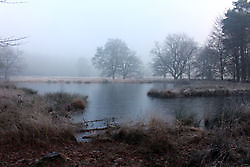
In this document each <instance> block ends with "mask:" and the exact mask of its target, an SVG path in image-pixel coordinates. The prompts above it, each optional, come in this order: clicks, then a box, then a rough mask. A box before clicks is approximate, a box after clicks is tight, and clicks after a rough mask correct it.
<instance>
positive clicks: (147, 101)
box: [17, 83, 249, 122]
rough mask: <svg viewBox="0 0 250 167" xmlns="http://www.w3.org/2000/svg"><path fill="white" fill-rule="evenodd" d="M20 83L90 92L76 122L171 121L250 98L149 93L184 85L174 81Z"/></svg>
mask: <svg viewBox="0 0 250 167" xmlns="http://www.w3.org/2000/svg"><path fill="white" fill-rule="evenodd" d="M17 86H18V87H26V88H31V89H34V90H37V91H38V93H39V94H45V93H49V92H58V91H62V92H67V93H78V94H81V95H85V96H88V107H87V109H86V111H85V112H83V113H81V114H76V115H74V116H73V121H74V122H79V121H81V120H83V119H84V120H98V119H107V118H112V117H114V118H117V119H119V120H123V121H138V120H139V121H143V120H147V119H149V118H151V117H160V118H161V119H164V120H167V121H171V120H173V119H174V118H175V117H176V115H180V114H182V115H188V114H192V115H195V116H196V117H199V118H201V119H202V118H203V116H204V114H207V113H210V114H211V113H212V114H213V113H216V112H219V111H221V110H222V109H224V108H227V107H229V106H232V105H233V104H237V103H241V102H242V101H243V100H245V101H249V97H245V98H244V99H243V97H203V98H202V97H193V98H173V99H154V98H151V97H148V96H147V92H148V91H149V90H150V89H153V88H156V89H166V88H174V87H178V86H181V85H175V84H173V83H148V84H145V83H144V84H139V83H138V84H137V83H106V84H104V83H95V84H94V83H91V84H77V83H70V84H67V83H20V84H17Z"/></svg>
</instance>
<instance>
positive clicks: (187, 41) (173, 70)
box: [151, 34, 197, 79]
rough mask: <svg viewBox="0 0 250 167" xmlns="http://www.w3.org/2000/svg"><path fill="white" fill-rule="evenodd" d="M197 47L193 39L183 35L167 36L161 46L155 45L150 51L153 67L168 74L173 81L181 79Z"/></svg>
mask: <svg viewBox="0 0 250 167" xmlns="http://www.w3.org/2000/svg"><path fill="white" fill-rule="evenodd" d="M196 48H197V45H196V43H195V42H194V40H193V39H191V38H190V37H188V36H187V35H185V34H172V35H169V36H167V38H166V40H165V41H164V43H163V45H162V46H159V45H156V46H155V48H154V49H153V50H152V52H151V53H152V54H153V56H154V60H155V62H157V63H156V64H155V65H159V66H158V68H156V69H160V70H161V71H163V72H166V73H169V74H170V75H171V76H172V77H173V78H174V79H179V78H182V77H183V74H184V73H185V72H186V70H187V64H188V62H189V60H190V59H191V57H192V55H193V54H194V51H195V50H196Z"/></svg>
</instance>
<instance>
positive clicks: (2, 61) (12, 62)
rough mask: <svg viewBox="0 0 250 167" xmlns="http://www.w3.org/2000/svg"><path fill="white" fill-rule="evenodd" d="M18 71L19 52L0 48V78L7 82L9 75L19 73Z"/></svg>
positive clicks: (8, 48) (19, 65)
mask: <svg viewBox="0 0 250 167" xmlns="http://www.w3.org/2000/svg"><path fill="white" fill-rule="evenodd" d="M20 69H21V58H20V52H19V51H14V49H13V48H10V47H4V48H0V76H2V78H3V79H4V80H8V79H9V76H10V75H12V74H15V73H17V72H19V71H20Z"/></svg>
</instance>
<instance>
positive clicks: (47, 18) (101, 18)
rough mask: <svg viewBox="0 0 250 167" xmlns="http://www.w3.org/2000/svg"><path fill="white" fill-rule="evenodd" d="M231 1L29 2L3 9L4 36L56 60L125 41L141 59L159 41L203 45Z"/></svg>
mask: <svg viewBox="0 0 250 167" xmlns="http://www.w3.org/2000/svg"><path fill="white" fill-rule="evenodd" d="M231 4H232V1H231V0H60V1H58V0H27V3H24V4H14V5H13V4H0V23H1V31H0V37H8V36H15V37H22V36H27V37H28V39H26V40H25V43H24V44H23V45H22V46H20V48H21V49H22V50H23V51H24V53H28V54H31V55H34V56H36V55H44V56H45V55H49V56H52V55H53V56H55V57H58V56H60V57H66V56H67V57H74V58H76V57H86V58H90V57H92V56H93V55H94V53H95V51H96V47H97V46H102V45H103V44H105V42H106V41H107V39H108V38H120V39H123V40H124V41H125V42H126V43H127V44H128V46H129V47H130V48H132V49H133V50H135V51H136V52H137V55H138V56H140V57H141V58H144V57H145V58H148V55H149V51H150V50H151V49H152V47H153V46H154V42H155V41H162V40H163V39H164V38H165V37H166V36H167V35H168V34H170V33H187V34H188V35H189V36H191V37H193V38H194V39H195V40H196V41H198V42H199V43H200V44H202V43H203V42H204V41H205V40H206V38H207V36H208V34H209V32H210V31H211V29H212V27H213V22H214V21H215V19H216V17H217V16H219V15H222V14H223V13H224V12H225V11H226V9H228V8H229V7H231Z"/></svg>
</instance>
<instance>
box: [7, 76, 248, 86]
mask: <svg viewBox="0 0 250 167" xmlns="http://www.w3.org/2000/svg"><path fill="white" fill-rule="evenodd" d="M9 81H10V82H13V83H78V84H91V83H176V84H180V85H193V84H195V85H200V84H203V85H204V84H205V85H223V86H225V84H226V85H231V86H232V85H249V84H248V83H236V82H233V81H226V80H225V81H221V80H212V81H209V80H199V79H192V80H188V79H181V80H174V79H172V78H160V77H145V78H127V79H122V78H116V79H112V78H108V77H69V76H15V77H11V78H10V80H9ZM249 87H250V86H249Z"/></svg>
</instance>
